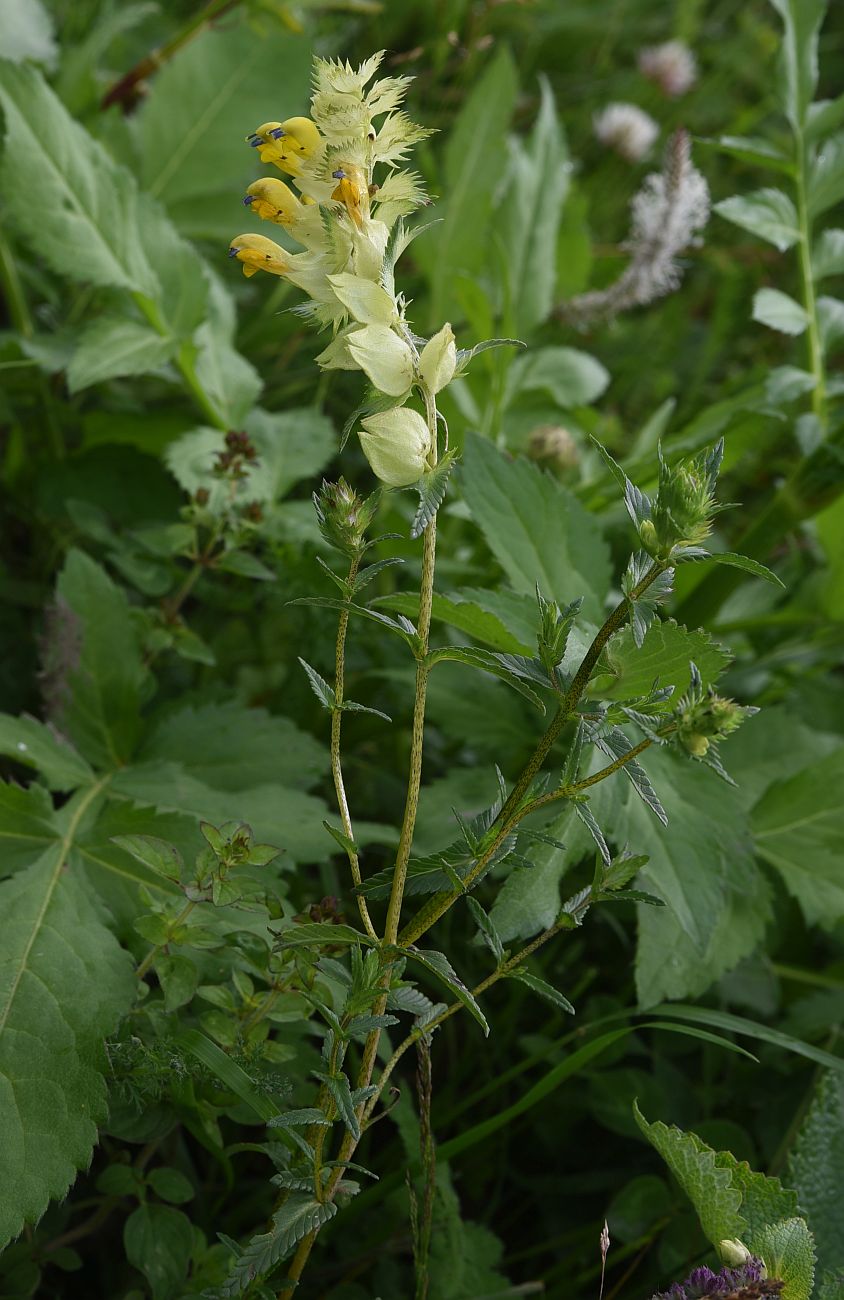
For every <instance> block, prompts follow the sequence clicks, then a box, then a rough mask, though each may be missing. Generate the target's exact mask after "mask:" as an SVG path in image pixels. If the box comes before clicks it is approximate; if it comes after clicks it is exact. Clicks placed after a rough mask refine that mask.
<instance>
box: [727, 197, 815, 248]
mask: <svg viewBox="0 0 844 1300" xmlns="http://www.w3.org/2000/svg"><path fill="white" fill-rule="evenodd" d="M714 211H715V212H717V213H718V215H719V216H721V217H725V218H726V220H727V221H732V223H733V225H734V226H741V227H742V229H743V230H749V231H750V232H751V233H752V234H754V235H758V236H759V238H760V239H766V240H767V241H768V243H769V244H773V245H774V247H775V248H778V249H779V250H780V252H781V253H784V252H785V250H786V249H787V248H791V246H792V244H796V243H797V240H798V239H799V238H800V229H799V224H798V219H797V209H796V208H795V206H794V204H793V203H792V201H791V199H790V198H789V197H788V195H787V194H784V193H783V192H782V190H775V189H765V190H754V191H753V192H752V193H751V194H737V195H735V196H734V197H732V198H729V199H722V200H721V202H720V203H716V204H715V208H714Z"/></svg>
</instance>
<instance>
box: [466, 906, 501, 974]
mask: <svg viewBox="0 0 844 1300" xmlns="http://www.w3.org/2000/svg"><path fill="white" fill-rule="evenodd" d="M466 903H467V905H468V908H469V911H470V912H471V913H472V920H473V921H474V922H475V925H476V926H477V927H478V931H479V933H480V935H481V937H482V938H483V941H484V943H485V944H486V946H487V948H489V950H490V952H491V953H492V955H493V956H494V957H495V960H496V962H497V963H498V964H499V965H500V964H501V962H502V961H503V960H504V945H503V944H502V942H501V936H500V934H499V933H498V930H497V928H496V925H495V922H494V921H493V920H492V918H491V917H490V916H488V915H487V913H486V912H485V911H484V909H483V908H482V907H481V905H480V903H479V902H478V900H477V899H476V898H473V897H472V895H471V894H469V895H467V898H466Z"/></svg>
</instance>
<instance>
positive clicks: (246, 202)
mask: <svg viewBox="0 0 844 1300" xmlns="http://www.w3.org/2000/svg"><path fill="white" fill-rule="evenodd" d="M254 202H255V195H254V194H247V195H246V196H245V198H244V200H243V206H244V207H245V208H248V207H249V204H250V203H254Z"/></svg>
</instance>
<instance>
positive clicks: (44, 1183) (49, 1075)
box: [0, 793, 134, 1245]
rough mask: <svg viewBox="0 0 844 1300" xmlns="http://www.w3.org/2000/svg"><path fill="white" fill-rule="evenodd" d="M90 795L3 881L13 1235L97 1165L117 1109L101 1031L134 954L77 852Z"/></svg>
mask: <svg viewBox="0 0 844 1300" xmlns="http://www.w3.org/2000/svg"><path fill="white" fill-rule="evenodd" d="M91 798H92V795H91V794H90V793H86V794H84V795H82V796H79V795H77V796H76V802H75V803H74V804H72V805H67V808H68V809H69V812H68V815H67V822H68V824H67V829H66V830H65V833H64V836H63V838H61V839H58V838H57V839H56V841H55V843H54V844H53V845H51V846H50V847H49V848H47V849H46V850H44V851H43V852H42V853H41V854H40V856H37V857H35V858H34V860H33V861H32V862H31V864H30V865H29V866H27V867H25V868H22V869H21V870H19V871H18V872H17V873H16V874H15V875H14V876H12V877H11V878H10V879H8V880H5V881H4V882H3V883H2V884H1V885H0V917H2V920H0V954H2V956H0V1092H2V1095H3V1100H2V1109H3V1112H4V1115H5V1122H4V1132H5V1138H4V1142H3V1148H2V1152H0V1166H2V1169H0V1244H2V1245H5V1243H6V1242H7V1241H8V1240H9V1239H10V1238H12V1237H15V1236H17V1234H18V1233H19V1232H20V1231H21V1229H22V1227H23V1225H24V1224H25V1223H35V1222H37V1220H38V1219H39V1218H40V1217H41V1215H42V1214H43V1213H44V1210H45V1209H46V1208H47V1204H48V1201H49V1200H50V1199H52V1198H59V1199H60V1198H62V1197H63V1196H64V1195H65V1194H66V1192H67V1189H68V1187H69V1186H70V1184H71V1183H72V1182H73V1180H74V1178H75V1176H76V1171H77V1169H81V1168H85V1167H87V1165H88V1163H89V1161H90V1158H91V1152H92V1150H93V1147H94V1144H95V1143H96V1141H97V1122H98V1121H100V1120H102V1119H104V1118H105V1114H106V1087H105V1080H104V1079H103V1077H102V1070H103V1068H104V1065H105V1060H104V1056H103V1053H102V1041H103V1038H104V1037H105V1036H106V1035H107V1034H109V1033H111V1032H112V1031H113V1030H114V1028H115V1027H116V1025H117V1021H118V1019H119V1017H120V1016H121V1014H123V1012H125V1011H126V1010H128V1008H129V1006H130V1004H131V1001H132V997H133V994H134V981H133V978H132V966H131V961H130V959H129V956H128V954H127V953H125V952H123V951H122V950H121V949H120V948H119V946H118V944H117V941H116V940H115V939H114V937H113V936H112V935H111V933H110V932H109V931H108V930H107V929H106V927H105V925H104V924H103V920H102V912H101V909H100V904H99V902H98V900H97V899H96V898H94V897H93V896H92V895H91V892H90V890H89V887H88V884H87V881H86V880H85V877H84V875H83V874H82V872H81V871H80V870H79V866H78V862H77V861H76V859H75V857H72V856H71V855H72V852H73V848H72V846H73V841H74V836H75V833H76V828H77V825H78V823H79V820H80V819H81V817H82V814H83V813H84V810H85V808H86V807H87V806H89V804H90V802H91ZM33 1026H37V1027H38V1033H37V1036H36V1035H33V1032H32V1030H33Z"/></svg>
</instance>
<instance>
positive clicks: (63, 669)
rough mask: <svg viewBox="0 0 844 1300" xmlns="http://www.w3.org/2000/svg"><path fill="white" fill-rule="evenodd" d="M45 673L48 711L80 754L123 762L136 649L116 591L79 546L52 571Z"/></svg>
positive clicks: (132, 712)
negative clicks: (58, 570)
mask: <svg viewBox="0 0 844 1300" xmlns="http://www.w3.org/2000/svg"><path fill="white" fill-rule="evenodd" d="M46 672H47V679H48V683H49V698H50V700H51V704H52V709H51V712H52V714H53V717H54V719H55V721H56V722H57V723H58V725H59V726H60V727H61V729H62V731H64V732H66V733H67V735H68V736H69V737H70V739H71V740H72V741H73V742H74V744H75V745H76V746H77V748H78V749H79V751H80V753H82V754H83V755H84V756H85V758H87V759H88V760H89V761H90V762H91V763H94V764H96V765H97V766H99V767H105V768H112V767H120V766H121V765H122V764H123V763H125V761H126V760H127V759H128V758H129V756H130V755H131V753H132V751H133V749H134V747H135V744H136V742H137V738H138V733H139V730H140V704H141V684H142V681H143V677H144V667H143V662H142V659H141V649H140V645H139V642H138V637H137V635H136V632H135V627H134V625H133V622H132V618H131V614H130V612H129V603H128V601H127V599H126V596H125V595H124V593H123V591H122V590H121V589H120V588H119V587H118V586H116V584H115V583H113V582H112V580H111V578H109V576H108V574H107V573H106V571H105V570H104V569H103V568H101V567H100V565H99V564H97V563H96V562H95V561H94V560H92V559H91V558H90V557H89V556H87V555H85V554H84V553H83V552H82V551H77V550H72V551H70V552H69V554H68V556H67V559H66V561H65V566H64V568H63V569H62V572H61V574H60V575H59V581H58V586H57V589H56V607H55V613H54V615H53V621H52V622H51V625H50V632H49V640H48V643H47V654H46Z"/></svg>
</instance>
